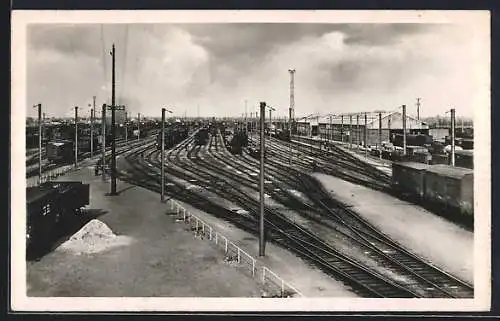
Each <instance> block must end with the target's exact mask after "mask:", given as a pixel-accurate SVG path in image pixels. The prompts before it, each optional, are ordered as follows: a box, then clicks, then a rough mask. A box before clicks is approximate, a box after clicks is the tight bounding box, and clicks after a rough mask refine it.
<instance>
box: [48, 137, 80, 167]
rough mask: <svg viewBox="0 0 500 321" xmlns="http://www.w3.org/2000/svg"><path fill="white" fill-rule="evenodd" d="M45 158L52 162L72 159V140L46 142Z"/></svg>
mask: <svg viewBox="0 0 500 321" xmlns="http://www.w3.org/2000/svg"><path fill="white" fill-rule="evenodd" d="M45 151H46V154H47V159H48V160H49V161H50V162H53V163H65V162H70V161H73V160H74V157H75V156H74V150H73V142H72V141H70V140H61V141H52V142H48V143H47V146H46V148H45Z"/></svg>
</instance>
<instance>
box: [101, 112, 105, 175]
mask: <svg viewBox="0 0 500 321" xmlns="http://www.w3.org/2000/svg"><path fill="white" fill-rule="evenodd" d="M101 117H102V119H101V131H102V134H101V135H102V140H101V149H102V181H103V182H105V181H106V171H105V168H106V104H103V105H102V116H101Z"/></svg>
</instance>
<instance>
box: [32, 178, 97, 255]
mask: <svg viewBox="0 0 500 321" xmlns="http://www.w3.org/2000/svg"><path fill="white" fill-rule="evenodd" d="M89 192H90V186H89V184H82V182H76V181H65V182H46V183H43V184H41V185H39V186H36V187H28V188H26V223H27V224H26V227H27V228H26V244H27V246H28V248H31V247H38V246H45V245H46V244H45V243H46V241H48V240H50V239H51V238H53V237H54V234H55V233H58V229H59V228H61V227H63V226H64V223H65V222H66V221H67V220H68V219H71V217H72V216H74V215H77V214H78V213H79V212H80V210H81V208H83V207H85V206H86V205H88V204H89V201H90V199H89Z"/></svg>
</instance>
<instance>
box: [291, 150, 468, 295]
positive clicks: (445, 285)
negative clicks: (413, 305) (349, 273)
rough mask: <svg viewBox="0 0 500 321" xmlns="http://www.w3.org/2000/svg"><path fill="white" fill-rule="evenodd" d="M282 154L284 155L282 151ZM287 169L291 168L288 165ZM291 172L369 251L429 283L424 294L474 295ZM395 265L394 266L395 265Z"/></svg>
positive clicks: (318, 186)
mask: <svg viewBox="0 0 500 321" xmlns="http://www.w3.org/2000/svg"><path fill="white" fill-rule="evenodd" d="M282 157H284V155H282ZM288 169H290V168H289V167H288ZM292 172H294V174H293V175H295V176H297V177H300V181H301V184H302V185H303V187H304V189H305V190H306V191H307V192H306V194H307V195H308V196H309V198H310V199H311V200H313V201H314V203H315V204H316V205H317V206H318V207H319V208H321V209H322V210H323V213H324V214H325V215H327V216H328V217H329V218H331V219H333V220H334V223H335V224H336V225H335V226H338V224H342V226H344V227H346V228H347V229H348V230H349V231H350V232H352V237H353V239H354V240H356V241H357V242H359V243H360V244H364V245H365V246H367V247H369V248H370V250H371V251H372V252H376V253H377V254H378V255H382V256H384V257H385V258H387V259H388V260H390V261H391V262H392V264H391V266H392V267H393V268H399V269H404V270H405V271H406V272H407V273H409V274H412V275H414V276H416V277H418V278H419V279H420V280H421V281H424V282H426V283H427V284H428V286H427V288H426V292H427V293H426V295H428V296H431V297H441V296H442V295H443V294H445V295H446V296H448V297H459V298H471V297H473V296H474V289H473V286H472V285H470V284H468V283H466V282H464V281H462V280H460V279H458V278H456V277H454V276H452V275H450V274H448V273H447V272H445V271H443V270H442V269H439V268H437V267H435V266H433V265H432V264H430V263H429V262H426V261H425V260H423V259H422V258H419V257H417V256H416V255H414V254H412V253H411V252H409V251H408V250H406V249H404V248H403V247H402V246H401V245H399V244H398V243H396V242H395V241H393V240H391V239H390V238H389V237H387V236H386V235H385V234H383V233H381V232H380V231H379V230H377V229H376V228H375V227H373V226H372V225H371V224H370V223H368V222H367V221H366V220H364V219H362V218H361V217H360V216H359V215H358V214H357V213H355V212H353V211H352V210H350V209H349V208H348V207H347V206H345V205H344V204H341V203H340V202H337V201H334V200H333V199H331V197H329V195H328V192H326V191H325V190H324V189H323V188H322V186H321V184H320V183H319V182H318V181H316V180H315V179H313V178H311V177H310V176H308V175H304V174H303V173H302V172H300V171H298V170H297V169H292ZM395 265H396V266H395Z"/></svg>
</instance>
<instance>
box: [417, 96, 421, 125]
mask: <svg viewBox="0 0 500 321" xmlns="http://www.w3.org/2000/svg"><path fill="white" fill-rule="evenodd" d="M420 99H421V98H417V120H420Z"/></svg>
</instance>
